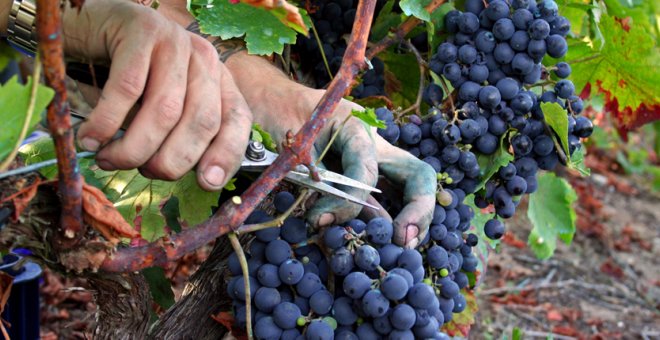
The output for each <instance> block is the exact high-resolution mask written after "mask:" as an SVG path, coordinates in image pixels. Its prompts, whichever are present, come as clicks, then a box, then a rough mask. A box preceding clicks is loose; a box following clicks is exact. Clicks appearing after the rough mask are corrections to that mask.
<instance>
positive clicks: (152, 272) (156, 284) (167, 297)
mask: <svg viewBox="0 0 660 340" xmlns="http://www.w3.org/2000/svg"><path fill="white" fill-rule="evenodd" d="M141 272H142V275H144V278H145V279H146V280H147V284H149V292H150V293H151V298H152V299H153V300H154V302H156V303H157V304H158V305H160V306H161V307H163V308H164V309H166V310H167V309H168V308H170V307H171V306H172V305H173V304H174V292H173V291H172V284H171V283H170V280H169V279H168V278H167V276H165V269H163V268H161V267H149V268H146V269H143V270H142V271H141Z"/></svg>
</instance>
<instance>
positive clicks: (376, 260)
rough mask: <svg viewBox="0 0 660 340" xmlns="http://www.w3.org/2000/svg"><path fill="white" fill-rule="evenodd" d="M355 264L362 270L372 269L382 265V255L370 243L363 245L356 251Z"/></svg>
mask: <svg viewBox="0 0 660 340" xmlns="http://www.w3.org/2000/svg"><path fill="white" fill-rule="evenodd" d="M354 260H355V264H356V265H357V266H358V267H359V268H360V269H362V270H365V271H371V270H375V269H376V268H378V266H379V265H380V255H379V254H378V251H377V250H376V249H375V248H374V247H372V246H370V245H368V244H364V245H361V246H360V247H359V248H358V249H357V251H356V252H355V259H354Z"/></svg>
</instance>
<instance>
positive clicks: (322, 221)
mask: <svg viewBox="0 0 660 340" xmlns="http://www.w3.org/2000/svg"><path fill="white" fill-rule="evenodd" d="M334 221H335V215H333V214H331V213H325V214H323V215H321V217H319V226H320V227H325V226H327V225H330V224H332V223H333V222H334Z"/></svg>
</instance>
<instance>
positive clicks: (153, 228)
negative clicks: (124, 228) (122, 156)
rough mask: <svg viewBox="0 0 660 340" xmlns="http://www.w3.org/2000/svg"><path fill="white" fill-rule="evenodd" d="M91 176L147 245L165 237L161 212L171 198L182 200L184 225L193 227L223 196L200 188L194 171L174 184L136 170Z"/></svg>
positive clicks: (204, 218) (97, 173)
mask: <svg viewBox="0 0 660 340" xmlns="http://www.w3.org/2000/svg"><path fill="white" fill-rule="evenodd" d="M92 175H93V176H94V177H95V178H96V179H98V180H99V181H100V183H101V185H102V186H101V189H102V190H103V192H104V193H105V194H106V195H107V196H108V198H109V199H110V201H112V202H114V203H115V207H116V208H117V210H118V211H119V212H120V213H121V214H122V216H124V218H125V219H126V221H129V222H133V223H134V224H135V225H136V226H137V225H139V227H140V234H141V235H142V238H144V239H145V240H147V241H153V240H155V239H157V238H159V237H162V236H165V234H166V231H165V226H166V219H165V216H164V215H163V214H162V213H161V208H162V206H163V205H165V204H166V203H167V202H168V200H169V199H170V198H172V197H178V198H179V212H180V218H181V223H182V224H184V225H186V226H193V225H195V224H198V223H201V222H203V221H204V220H206V219H207V218H208V217H209V216H210V214H211V207H212V206H214V205H215V204H217V201H218V197H219V195H220V193H219V192H208V191H204V190H203V189H202V188H200V187H199V185H198V184H197V176H196V174H195V172H192V171H191V172H188V173H187V174H186V175H184V176H183V177H182V178H181V179H179V180H178V181H175V182H169V181H160V180H151V179H148V178H146V177H143V176H142V175H140V174H139V173H138V171H137V170H129V171H103V170H96V171H93V172H92ZM170 208H171V207H170ZM170 228H171V227H170Z"/></svg>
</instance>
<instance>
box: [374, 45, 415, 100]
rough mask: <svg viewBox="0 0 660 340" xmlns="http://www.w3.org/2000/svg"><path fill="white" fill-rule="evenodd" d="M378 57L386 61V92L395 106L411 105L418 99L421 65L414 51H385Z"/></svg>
mask: <svg viewBox="0 0 660 340" xmlns="http://www.w3.org/2000/svg"><path fill="white" fill-rule="evenodd" d="M378 57H379V58H380V59H381V60H382V61H383V63H385V92H386V93H387V96H388V97H390V99H391V100H392V104H393V106H394V107H409V106H410V105H412V104H414V103H415V101H416V100H417V93H418V86H410V84H419V65H418V64H417V59H416V58H415V56H414V55H413V54H412V53H406V54H397V53H394V52H393V51H392V50H387V51H384V52H383V53H381V54H379V55H378Z"/></svg>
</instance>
